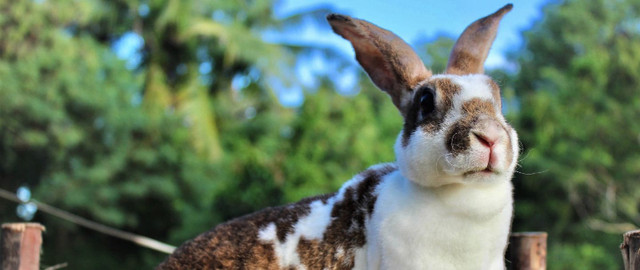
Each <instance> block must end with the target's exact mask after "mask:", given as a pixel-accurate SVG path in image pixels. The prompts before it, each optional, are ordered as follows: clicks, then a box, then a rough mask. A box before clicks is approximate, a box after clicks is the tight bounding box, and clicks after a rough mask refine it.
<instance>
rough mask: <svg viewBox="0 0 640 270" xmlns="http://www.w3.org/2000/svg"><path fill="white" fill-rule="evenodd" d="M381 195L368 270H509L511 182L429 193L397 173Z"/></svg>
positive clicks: (460, 186)
mask: <svg viewBox="0 0 640 270" xmlns="http://www.w3.org/2000/svg"><path fill="white" fill-rule="evenodd" d="M378 192H379V196H378V200H377V202H376V206H375V209H376V210H375V211H374V213H373V216H372V219H371V221H370V224H369V226H368V227H367V239H370V241H369V242H368V252H367V255H368V256H367V264H368V266H370V267H369V269H504V264H503V262H502V256H503V251H504V247H505V245H506V241H507V236H508V233H509V225H510V219H511V212H512V199H511V184H510V182H508V181H500V182H497V183H491V184H487V183H472V184H453V185H447V186H442V187H438V188H426V187H423V186H421V185H417V184H415V183H413V182H412V181H410V180H408V179H406V178H404V177H403V176H402V174H401V173H399V172H395V173H392V174H390V175H387V176H386V177H385V178H384V180H383V182H382V183H381V185H380V186H379V187H378Z"/></svg>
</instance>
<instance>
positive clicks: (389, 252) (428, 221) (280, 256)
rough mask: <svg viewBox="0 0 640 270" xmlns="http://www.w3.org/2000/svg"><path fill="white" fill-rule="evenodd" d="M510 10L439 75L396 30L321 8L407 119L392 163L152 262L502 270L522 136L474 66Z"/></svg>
mask: <svg viewBox="0 0 640 270" xmlns="http://www.w3.org/2000/svg"><path fill="white" fill-rule="evenodd" d="M511 8H512V5H511V4H509V5H506V6H504V7H503V8H501V9H500V10H498V11H497V12H495V13H494V14H491V15H489V16H487V17H485V18H482V19H480V20H478V21H476V22H474V23H473V24H471V25H470V26H469V27H467V28H466V29H465V31H464V32H463V33H462V35H461V36H460V38H459V39H458V41H457V42H456V44H455V46H454V48H453V51H452V53H451V56H450V59H449V63H448V65H447V69H446V71H445V73H444V74H441V75H432V73H431V72H430V71H429V70H427V69H426V68H425V66H424V64H423V63H422V61H421V60H420V59H419V58H418V56H417V55H416V53H415V52H414V51H413V50H412V49H411V47H410V46H409V45H408V44H406V43H405V42H404V41H403V40H402V39H400V38H399V37H397V36H396V35H395V34H393V33H391V32H389V31H387V30H385V29H382V28H379V27H377V26H375V25H373V24H371V23H369V22H366V21H363V20H358V19H353V18H350V17H347V16H343V15H337V14H331V15H329V16H327V20H328V21H329V23H330V24H331V27H332V28H333V30H334V31H335V32H336V33H337V34H339V35H340V36H342V37H344V38H345V39H347V40H349V41H350V42H351V44H352V45H353V48H354V49H355V51H356V58H357V60H358V62H359V63H360V65H362V67H363V68H364V69H365V71H366V72H367V73H368V74H369V77H370V78H371V80H373V82H374V83H375V84H376V85H377V86H378V87H379V88H381V89H382V90H383V91H385V92H387V93H388V94H389V95H390V96H391V99H392V101H393V103H394V104H395V105H396V107H398V109H399V110H400V113H401V114H402V116H403V117H404V128H403V129H402V131H401V132H400V134H399V136H398V139H397V141H396V144H395V154H396V158H397V161H396V162H395V163H388V164H381V165H375V166H373V167H371V168H369V169H367V170H366V171H364V172H362V173H360V174H358V175H356V176H355V177H353V179H351V180H349V181H348V182H346V183H345V184H344V186H342V188H341V189H340V190H339V191H338V192H336V193H334V194H329V195H323V196H318V197H313V198H307V199H304V200H302V201H300V202H297V203H294V204H290V205H286V206H280V207H273V208H267V209H264V210H262V211H259V212H257V213H254V214H251V215H247V216H244V217H240V218H237V219H234V220H231V221H229V222H226V223H223V224H220V225H218V226H216V227H215V228H213V229H212V230H211V231H209V232H205V233H203V234H201V235H200V236H198V237H196V238H195V239H193V240H190V241H188V242H186V243H184V244H183V245H182V246H181V247H179V248H178V249H177V250H176V251H175V252H174V253H173V254H172V255H171V256H170V257H169V258H168V259H167V260H166V261H165V262H163V263H162V264H161V265H160V266H158V269H504V267H505V266H504V262H503V256H504V250H505V247H506V245H507V236H508V234H509V228H510V223H511V215H512V210H513V206H512V203H513V199H512V185H511V177H512V174H513V172H514V169H515V166H516V160H517V155H518V139H517V134H516V132H515V131H514V130H513V129H512V128H511V127H510V126H509V125H508V124H507V123H506V122H505V119H504V117H503V116H502V114H501V103H500V88H499V87H498V85H497V84H496V83H495V82H494V81H492V80H491V78H489V77H487V76H485V75H483V74H482V73H483V62H484V61H485V59H486V57H487V54H488V52H489V48H490V47H491V44H492V43H493V40H494V39H495V35H496V32H497V28H498V24H499V22H500V19H501V18H502V16H503V15H504V14H505V13H507V12H508V11H510V10H511Z"/></svg>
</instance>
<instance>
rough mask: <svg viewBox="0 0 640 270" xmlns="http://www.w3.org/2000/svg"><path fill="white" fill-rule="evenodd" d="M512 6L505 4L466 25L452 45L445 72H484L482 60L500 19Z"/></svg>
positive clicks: (459, 73)
mask: <svg viewBox="0 0 640 270" xmlns="http://www.w3.org/2000/svg"><path fill="white" fill-rule="evenodd" d="M512 8H513V5H512V4H507V5H505V6H504V7H502V8H501V9H499V10H498V11H496V12H495V13H493V14H491V15H489V16H487V17H484V18H482V19H479V20H477V21H475V22H474V23H472V24H471V25H469V26H467V28H466V29H465V30H464V32H462V35H460V38H458V41H456V44H455V45H454V46H453V50H452V51H451V56H449V63H448V64H447V70H446V72H445V73H448V74H456V75H465V74H475V73H484V61H485V60H486V59H487V55H488V54H489V49H490V48H491V44H492V43H493V40H494V39H495V38H496V32H498V25H499V24H500V19H502V16H504V14H506V13H507V12H509V11H510V10H511V9H512Z"/></svg>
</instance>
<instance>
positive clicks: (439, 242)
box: [163, 164, 512, 269]
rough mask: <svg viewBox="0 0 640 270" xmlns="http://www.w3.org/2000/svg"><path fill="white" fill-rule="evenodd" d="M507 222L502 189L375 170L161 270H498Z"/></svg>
mask: <svg viewBox="0 0 640 270" xmlns="http://www.w3.org/2000/svg"><path fill="white" fill-rule="evenodd" d="M511 212H512V208H511V184H510V182H509V181H504V182H502V183H498V184H484V183H477V184H474V185H473V186H467V185H458V186H455V187H453V186H449V185H448V186H444V187H440V188H426V187H423V186H419V185H417V184H415V183H413V182H412V181H410V180H408V179H406V178H404V177H403V176H402V174H401V173H400V172H399V170H398V168H397V167H396V166H395V164H383V165H377V166H374V167H372V168H370V169H368V170H366V171H364V172H362V173H360V174H358V175H356V176H355V177H354V178H353V179H351V180H350V181H348V182H347V183H346V184H345V185H344V186H343V187H342V188H341V189H340V191H339V192H337V193H334V194H329V195H325V196H319V197H314V198H309V199H305V200H302V201H300V202H298V203H295V204H290V205H286V206H281V207H275V208H267V209H264V210H262V211H260V212H257V213H254V214H252V215H249V216H245V217H241V218H238V219H234V220H232V221H229V222H227V223H224V224H221V225H219V226H217V227H216V228H215V229H214V230H212V231H210V232H208V233H205V234H203V235H201V236H199V237H198V238H196V239H194V240H193V241H191V242H190V243H189V244H188V245H184V246H182V247H181V248H180V249H179V250H178V251H177V252H176V253H175V255H174V256H172V257H171V259H170V260H167V261H166V262H165V263H164V265H163V267H164V268H166V269H174V266H175V269H504V264H503V260H502V256H503V252H504V246H505V242H506V240H507V236H508V232H509V224H510V219H511ZM480 243H481V244H480ZM181 254H190V256H180V255H181ZM407 258H419V259H407Z"/></svg>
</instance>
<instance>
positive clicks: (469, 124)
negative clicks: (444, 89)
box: [445, 98, 499, 156]
mask: <svg viewBox="0 0 640 270" xmlns="http://www.w3.org/2000/svg"><path fill="white" fill-rule="evenodd" d="M462 113H463V117H462V119H460V120H458V121H457V122H456V123H455V124H453V125H452V126H451V127H450V128H449V131H448V132H447V137H446V138H447V139H446V140H445V142H446V147H447V150H449V152H450V153H451V154H453V155H454V156H455V155H458V154H460V153H463V152H466V151H468V150H469V148H470V147H471V139H470V138H469V136H470V132H471V129H473V127H474V125H475V124H476V122H477V121H478V118H479V117H480V116H481V115H486V116H488V117H495V115H496V111H495V107H494V106H493V104H492V103H491V102H490V101H487V100H482V99H479V98H474V99H471V100H469V101H467V102H465V103H463V104H462ZM498 122H499V121H498Z"/></svg>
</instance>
